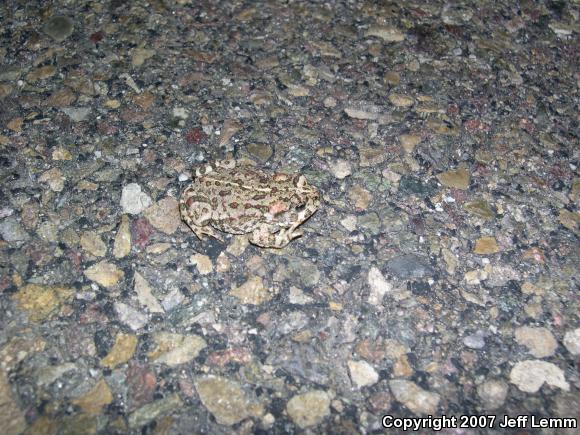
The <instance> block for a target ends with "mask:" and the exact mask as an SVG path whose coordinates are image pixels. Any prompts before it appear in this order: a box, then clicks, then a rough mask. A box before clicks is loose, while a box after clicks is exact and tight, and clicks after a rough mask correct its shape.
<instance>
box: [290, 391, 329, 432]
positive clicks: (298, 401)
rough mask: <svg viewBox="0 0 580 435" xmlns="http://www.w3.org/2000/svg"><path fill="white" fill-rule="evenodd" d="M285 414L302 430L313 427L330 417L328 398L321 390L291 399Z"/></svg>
mask: <svg viewBox="0 0 580 435" xmlns="http://www.w3.org/2000/svg"><path fill="white" fill-rule="evenodd" d="M286 412H287V413H288V415H289V416H290V418H291V419H292V421H294V423H296V424H297V425H298V426H300V427H301V428H302V429H305V428H307V427H310V426H315V425H317V424H319V423H320V422H322V420H324V419H325V418H326V417H327V416H328V415H330V397H329V396H328V393H326V392H325V391H322V390H311V391H308V392H306V393H303V394H299V395H296V396H294V397H292V398H291V399H290V400H289V401H288V403H287V405H286Z"/></svg>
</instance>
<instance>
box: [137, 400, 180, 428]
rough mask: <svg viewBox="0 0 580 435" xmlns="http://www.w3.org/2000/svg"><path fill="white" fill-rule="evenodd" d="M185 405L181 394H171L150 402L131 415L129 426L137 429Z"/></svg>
mask: <svg viewBox="0 0 580 435" xmlns="http://www.w3.org/2000/svg"><path fill="white" fill-rule="evenodd" d="M181 407H183V402H182V400H181V398H180V397H179V394H177V393H174V394H170V395H168V396H166V397H163V398H162V399H158V400H155V401H153V402H151V403H148V404H146V405H144V406H142V407H141V408H139V409H137V410H135V411H134V412H133V413H131V415H129V418H128V423H129V427H131V428H134V429H137V428H141V427H144V426H146V425H148V424H149V423H151V422H152V421H156V420H157V419H158V418H159V417H162V416H164V415H166V414H172V413H174V412H176V410H179V409H180V408H181Z"/></svg>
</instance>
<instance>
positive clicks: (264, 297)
mask: <svg viewBox="0 0 580 435" xmlns="http://www.w3.org/2000/svg"><path fill="white" fill-rule="evenodd" d="M229 294H230V295H232V296H234V297H236V298H238V299H239V300H240V302H241V303H242V304H249V305H260V304H263V303H264V302H267V301H269V300H270V299H272V297H273V296H274V294H273V293H272V292H271V291H270V290H268V289H267V288H266V287H265V286H264V283H263V281H262V278H261V277H259V276H252V277H250V278H249V279H248V280H247V281H246V282H245V283H243V284H242V285H240V286H239V287H235V288H232V289H231V290H230V292H229Z"/></svg>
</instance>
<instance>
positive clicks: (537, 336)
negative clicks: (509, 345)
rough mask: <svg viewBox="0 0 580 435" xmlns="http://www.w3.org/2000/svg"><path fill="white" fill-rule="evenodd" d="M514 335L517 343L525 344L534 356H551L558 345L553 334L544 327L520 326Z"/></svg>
mask: <svg viewBox="0 0 580 435" xmlns="http://www.w3.org/2000/svg"><path fill="white" fill-rule="evenodd" d="M514 336H515V338H516V341H517V342H518V344H521V345H522V346H526V347H527V348H528V350H529V352H530V353H531V354H532V355H533V356H535V357H536V358H546V357H548V356H552V355H554V352H556V348H557V347H558V342H557V341H556V339H555V338H554V335H553V334H552V333H551V332H550V331H549V330H548V329H546V328H533V327H529V326H521V327H519V328H517V329H516V330H515V334H514Z"/></svg>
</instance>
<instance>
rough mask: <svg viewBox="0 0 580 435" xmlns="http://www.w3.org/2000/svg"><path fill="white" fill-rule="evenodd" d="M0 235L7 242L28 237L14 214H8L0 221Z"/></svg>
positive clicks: (21, 240) (19, 240)
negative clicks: (8, 215)
mask: <svg viewBox="0 0 580 435" xmlns="http://www.w3.org/2000/svg"><path fill="white" fill-rule="evenodd" d="M0 235H2V238H3V239H4V240H6V241H7V242H23V241H25V240H28V239H29V238H30V236H29V235H28V233H27V232H26V231H25V230H24V228H22V225H20V222H19V221H18V219H17V218H16V216H10V217H8V218H6V219H4V220H2V221H0Z"/></svg>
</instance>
